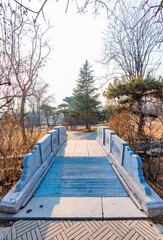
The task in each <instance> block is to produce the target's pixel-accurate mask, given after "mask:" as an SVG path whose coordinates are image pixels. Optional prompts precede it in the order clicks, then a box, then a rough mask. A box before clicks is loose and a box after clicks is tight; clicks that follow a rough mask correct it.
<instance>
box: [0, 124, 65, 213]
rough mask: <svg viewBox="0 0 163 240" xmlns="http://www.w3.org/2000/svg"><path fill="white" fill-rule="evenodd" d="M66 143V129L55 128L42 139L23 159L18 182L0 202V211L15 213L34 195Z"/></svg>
mask: <svg viewBox="0 0 163 240" xmlns="http://www.w3.org/2000/svg"><path fill="white" fill-rule="evenodd" d="M65 141H66V128H65V127H56V128H54V129H53V130H52V131H49V132H47V134H46V135H45V136H44V137H42V138H41V139H40V140H39V141H38V142H37V143H36V145H35V146H34V148H33V150H32V151H31V152H30V153H28V154H26V155H25V157H24V159H23V173H22V176H21V179H20V181H19V182H18V183H17V184H16V185H15V186H14V187H13V188H12V189H11V190H10V191H9V192H8V193H7V195H6V196H5V197H4V198H3V199H2V201H1V202H0V211H1V212H9V213H17V212H18V211H19V209H20V208H21V206H23V205H25V204H26V203H27V202H28V201H29V200H30V198H31V197H32V196H33V195H34V193H35V192H36V190H37V188H38V187H39V185H40V183H41V181H42V179H43V178H44V176H45V174H46V173H47V171H48V169H49V168H50V166H51V165H52V163H53V161H54V156H55V154H56V153H57V151H58V150H59V148H60V147H61V146H62V144H63V143H64V142H65Z"/></svg>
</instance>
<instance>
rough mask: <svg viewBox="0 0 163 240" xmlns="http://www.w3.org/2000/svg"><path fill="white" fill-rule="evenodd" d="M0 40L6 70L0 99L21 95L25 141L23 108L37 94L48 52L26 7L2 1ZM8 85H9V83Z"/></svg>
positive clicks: (47, 47) (40, 32) (23, 130)
mask: <svg viewBox="0 0 163 240" xmlns="http://www.w3.org/2000/svg"><path fill="white" fill-rule="evenodd" d="M1 12H2V15H1V18H2V21H1V33H2V38H1V43H2V45H1V46H2V49H1V52H2V53H4V54H3V58H4V60H5V61H4V62H3V61H1V64H2V66H3V67H4V69H5V68H6V72H5V71H2V73H3V72H4V73H7V74H4V78H3V79H4V80H3V81H2V83H4V84H3V91H2V92H1V100H2V105H1V107H3V106H4V105H5V104H7V103H8V102H10V101H12V100H13V99H14V98H15V97H17V98H19V99H20V125H21V131H22V136H23V140H24V143H25V142H26V133H25V124H24V112H25V103H26V98H27V97H29V96H32V95H35V94H36V91H37V90H36V84H37V80H38V74H39V71H40V70H41V69H42V67H43V66H44V63H45V59H46V58H47V56H48V54H49V53H50V48H49V45H48V42H47V41H46V40H45V39H44V35H45V33H46V31H47V30H45V31H44V32H42V31H41V27H40V25H38V24H35V23H34V22H33V21H32V20H31V19H30V18H29V16H28V13H27V10H26V9H24V8H23V7H21V6H19V5H17V4H16V5H14V6H11V4H10V2H9V3H8V5H6V4H4V5H1ZM1 60H3V59H1ZM9 86H11V88H10V87H9Z"/></svg>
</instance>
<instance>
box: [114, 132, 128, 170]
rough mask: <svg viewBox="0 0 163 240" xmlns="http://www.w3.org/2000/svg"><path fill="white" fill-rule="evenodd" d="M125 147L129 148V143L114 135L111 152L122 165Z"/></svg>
mask: <svg viewBox="0 0 163 240" xmlns="http://www.w3.org/2000/svg"><path fill="white" fill-rule="evenodd" d="M125 146H128V143H127V142H125V141H124V140H122V139H121V138H120V137H118V136H117V135H112V138H111V150H110V152H111V153H112V154H113V156H114V157H115V158H116V159H117V160H118V162H119V163H120V164H121V165H122V163H123V155H124V147H125Z"/></svg>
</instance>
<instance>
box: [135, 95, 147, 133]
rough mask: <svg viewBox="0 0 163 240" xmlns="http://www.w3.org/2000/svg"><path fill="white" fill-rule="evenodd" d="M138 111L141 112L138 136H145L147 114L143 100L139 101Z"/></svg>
mask: <svg viewBox="0 0 163 240" xmlns="http://www.w3.org/2000/svg"><path fill="white" fill-rule="evenodd" d="M137 107H138V111H139V115H138V117H139V123H138V135H139V136H142V135H143V127H144V125H145V119H144V117H145V114H144V113H143V106H142V103H141V99H140V100H139V101H138V106H137Z"/></svg>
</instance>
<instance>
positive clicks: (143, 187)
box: [97, 126, 163, 217]
mask: <svg viewBox="0 0 163 240" xmlns="http://www.w3.org/2000/svg"><path fill="white" fill-rule="evenodd" d="M97 141H98V142H99V143H100V145H101V146H102V147H103V149H104V150H105V152H106V154H107V155H108V156H109V159H110V161H111V162H112V164H113V165H114V166H115V167H116V170H117V171H118V173H119V174H120V176H121V177H122V179H123V181H124V182H125V183H126V184H127V186H128V188H129V189H130V190H131V192H132V194H134V196H135V197H136V199H137V200H138V201H139V203H140V204H141V206H142V207H143V209H144V211H145V212H146V213H147V214H148V215H149V216H150V217H153V216H157V215H160V214H163V200H162V199H161V198H160V197H159V196H158V195H157V194H156V192H155V191H154V190H153V189H152V188H151V187H150V186H149V185H148V184H147V183H146V181H145V179H144V176H143V170H142V166H143V164H142V160H141V158H140V157H139V156H138V155H136V154H134V152H133V151H132V149H131V148H130V147H129V146H128V143H127V142H125V141H124V140H122V139H121V138H120V137H118V136H117V135H116V134H115V132H113V131H111V130H110V129H109V128H107V127H103V126H101V127H99V128H98V132H97Z"/></svg>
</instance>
